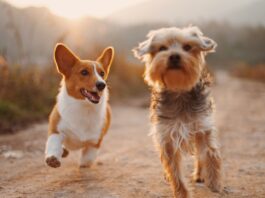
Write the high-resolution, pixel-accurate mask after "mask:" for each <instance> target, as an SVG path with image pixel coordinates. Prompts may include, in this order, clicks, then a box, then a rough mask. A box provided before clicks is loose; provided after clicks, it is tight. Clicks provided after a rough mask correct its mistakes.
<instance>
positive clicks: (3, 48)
mask: <svg viewBox="0 0 265 198" xmlns="http://www.w3.org/2000/svg"><path fill="white" fill-rule="evenodd" d="M0 18H1V20H0V32H1V35H0V40H1V42H0V54H3V55H4V56H5V57H6V58H7V60H8V62H9V63H18V64H30V63H37V64H41V65H45V64H49V63H50V62H51V61H52V49H53V47H54V44H55V43H56V42H58V41H64V42H66V43H67V44H68V45H70V46H71V47H72V48H73V49H78V48H80V46H82V49H83V50H84V52H83V53H84V54H85V53H87V51H88V50H89V49H90V48H89V47H88V46H91V45H92V44H93V41H94V40H95V37H97V38H98V37H99V36H101V35H100V32H102V31H99V29H100V30H102V29H104V28H105V24H104V23H103V22H101V21H99V20H97V19H94V18H90V17H87V18H84V19H82V20H79V21H71V20H68V19H65V18H62V17H58V16H56V15H53V14H52V13H51V12H50V11H49V10H48V9H47V8H36V7H30V8H25V9H19V8H16V7H13V6H11V5H9V4H7V3H4V2H2V1H0ZM102 38H103V36H102ZM84 46H87V47H84Z"/></svg>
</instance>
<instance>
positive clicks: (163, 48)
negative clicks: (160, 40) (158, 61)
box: [159, 45, 167, 52]
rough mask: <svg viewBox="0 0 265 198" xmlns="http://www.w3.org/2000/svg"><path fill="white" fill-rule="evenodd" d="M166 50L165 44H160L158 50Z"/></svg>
mask: <svg viewBox="0 0 265 198" xmlns="http://www.w3.org/2000/svg"><path fill="white" fill-rule="evenodd" d="M166 50H167V47H166V46H164V45H162V46H161V47H160V48H159V51H160V52H161V51H166Z"/></svg>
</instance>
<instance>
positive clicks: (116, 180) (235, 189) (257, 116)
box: [0, 73, 265, 198]
mask: <svg viewBox="0 0 265 198" xmlns="http://www.w3.org/2000/svg"><path fill="white" fill-rule="evenodd" d="M217 77H218V78H217V85H216V86H215V87H214V90H213V92H214V96H215V99H216V103H217V113H216V120H217V126H218V128H219V136H220V142H221V145H222V156H223V161H224V162H223V163H224V186H225V190H224V191H223V192H222V193H221V194H216V193H211V192H210V191H209V190H208V189H207V188H206V187H204V186H203V185H193V184H191V183H190V186H191V190H192V192H193V195H194V197H200V198H201V197H204V198H206V197H209V198H215V197H238V198H239V197H240V198H242V197H248V198H252V197H260V198H264V197H265V86H264V84H258V83H254V82H248V81H241V80H238V79H235V78H232V77H229V76H228V75H226V74H225V73H218V75H217ZM148 129H149V121H148V109H147V108H142V107H141V105H139V103H135V102H134V103H128V104H123V105H114V106H113V123H112V126H111V129H110V131H109V133H108V135H107V137H106V138H105V140H104V143H103V147H102V149H101V151H100V154H99V157H98V159H97V163H96V164H95V165H94V166H92V167H91V168H90V169H78V166H77V160H78V153H76V152H73V153H71V154H70V156H69V157H68V158H66V159H63V162H62V166H61V167H60V168H59V169H52V168H49V167H46V166H45V164H44V154H43V153H44V145H45V140H46V131H47V124H46V123H44V124H39V125H35V126H33V127H31V128H30V129H28V130H24V131H21V132H19V133H16V134H15V135H6V136H0V197H1V198H12V197H21V198H22V197H34V198H35V197H49V198H50V197H56V198H57V197H58V198H59V197H64V198H68V197H69V198H70V197H74V198H82V197H87V198H132V197H135V198H142V197H144V198H145V197H146V198H158V197H172V194H171V189H170V187H169V185H168V184H167V183H166V182H165V181H164V178H163V171H162V167H161V165H160V161H159V157H158V155H157V153H156V151H155V149H154V147H153V144H152V139H151V137H148V131H149V130H148ZM183 167H184V168H185V173H186V177H187V180H188V181H189V175H190V173H191V172H192V158H191V157H187V159H186V160H185V164H184V166H183Z"/></svg>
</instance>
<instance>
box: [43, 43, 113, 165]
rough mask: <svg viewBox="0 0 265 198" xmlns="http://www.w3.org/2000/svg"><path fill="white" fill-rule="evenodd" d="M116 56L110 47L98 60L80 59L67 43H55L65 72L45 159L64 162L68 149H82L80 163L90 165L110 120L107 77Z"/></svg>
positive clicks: (59, 64)
mask: <svg viewBox="0 0 265 198" xmlns="http://www.w3.org/2000/svg"><path fill="white" fill-rule="evenodd" d="M113 57H114V49H113V48H112V47H107V48H106V49H104V50H103V52H102V53H101V55H100V56H99V57H98V58H97V59H96V61H91V60H81V59H80V58H79V57H78V56H77V55H75V54H74V53H73V52H72V51H71V50H70V49H69V48H68V47H67V46H65V45H64V44H62V43H59V44H57V45H56V46H55V50H54V61H55V64H56V66H57V70H58V72H59V73H60V74H61V75H62V81H61V88H60V91H59V94H58V95H57V103H56V104H55V106H54V108H53V110H52V112H51V114H50V117H49V128H48V139H47V142H46V149H45V161H46V164H47V165H48V166H50V167H53V168H57V167H60V166H61V158H62V157H66V156H67V155H68V153H69V150H81V155H80V162H79V166H80V167H90V166H91V165H92V163H93V161H94V160H95V158H96V156H97V153H98V149H99V148H100V145H101V143H102V140H103V137H104V136H105V135H106V133H107V130H108V128H109V126H110V121H111V109H110V106H109V104H108V97H109V91H108V88H107V85H106V79H107V77H108V74H109V70H110V67H111V64H112V61H113Z"/></svg>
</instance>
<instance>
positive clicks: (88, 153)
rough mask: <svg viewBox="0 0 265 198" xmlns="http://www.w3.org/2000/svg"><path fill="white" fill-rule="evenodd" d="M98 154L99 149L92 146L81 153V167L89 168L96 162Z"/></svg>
mask: <svg viewBox="0 0 265 198" xmlns="http://www.w3.org/2000/svg"><path fill="white" fill-rule="evenodd" d="M97 154H98V148H96V147H92V146H86V147H84V148H83V149H82V151H81V156H80V161H79V167H80V168H86V167H87V168H88V167H90V166H91V165H92V164H93V162H94V161H95V160H96V157H97Z"/></svg>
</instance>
